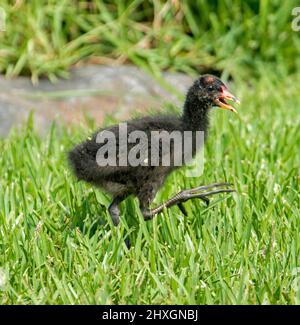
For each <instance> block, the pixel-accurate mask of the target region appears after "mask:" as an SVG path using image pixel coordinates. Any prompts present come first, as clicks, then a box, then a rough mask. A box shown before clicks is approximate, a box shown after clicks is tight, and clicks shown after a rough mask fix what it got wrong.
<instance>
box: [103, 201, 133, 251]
mask: <svg viewBox="0 0 300 325" xmlns="http://www.w3.org/2000/svg"><path fill="white" fill-rule="evenodd" d="M125 198H126V195H117V196H115V197H114V198H113V201H112V203H111V204H110V206H109V207H108V212H109V214H110V217H111V219H112V222H113V224H114V225H115V226H118V224H119V223H120V208H119V204H120V203H121V202H122V201H123V200H124V199H125ZM125 244H126V246H127V248H128V249H129V248H130V246H131V244H130V240H129V238H128V237H127V238H125Z"/></svg>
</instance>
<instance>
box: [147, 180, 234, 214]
mask: <svg viewBox="0 0 300 325" xmlns="http://www.w3.org/2000/svg"><path fill="white" fill-rule="evenodd" d="M230 185H231V184H229V183H214V184H211V185H206V186H199V187H195V188H192V189H189V190H183V191H181V192H179V193H177V194H176V195H174V196H173V197H172V198H170V199H169V200H167V201H166V202H165V203H163V204H161V205H159V206H158V207H156V208H153V209H149V208H148V209H145V208H143V209H142V213H143V215H144V219H145V220H150V219H152V218H153V217H154V216H155V215H156V214H158V213H160V212H161V211H162V210H163V209H164V208H167V209H168V208H170V207H172V206H173V205H177V206H178V207H179V208H180V210H181V212H182V213H183V214H184V215H187V213H186V210H185V208H184V206H183V203H184V202H186V201H188V200H190V199H201V200H203V201H204V202H206V204H209V198H208V196H211V195H214V194H218V193H230V192H234V191H235V190H234V189H230V188H225V189H224V188H223V189H216V190H211V191H208V192H203V191H205V190H209V189H213V188H217V187H221V186H225V187H227V186H230Z"/></svg>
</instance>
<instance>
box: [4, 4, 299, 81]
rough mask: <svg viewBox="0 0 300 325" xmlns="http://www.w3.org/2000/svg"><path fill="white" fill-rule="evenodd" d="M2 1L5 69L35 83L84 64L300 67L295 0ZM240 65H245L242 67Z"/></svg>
mask: <svg viewBox="0 0 300 325" xmlns="http://www.w3.org/2000/svg"><path fill="white" fill-rule="evenodd" d="M11 3H12V1H10V0H2V1H1V4H0V6H1V7H2V8H3V9H4V10H5V11H6V13H7V19H6V22H7V24H6V31H5V32H0V72H1V73H4V74H6V75H7V76H8V77H14V76H16V75H19V74H25V75H31V78H32V81H33V82H37V81H38V78H39V77H43V76H47V77H48V78H50V79H51V80H56V78H57V77H66V76H68V71H69V68H70V67H71V66H73V65H75V64H77V63H80V64H82V62H83V61H88V62H94V63H100V64H103V63H114V64H122V63H133V64H136V65H138V66H139V67H142V68H143V69H145V70H147V71H150V72H151V73H152V74H154V75H156V76H159V75H160V73H161V71H162V70H166V69H168V70H176V71H183V72H185V73H189V74H197V73H199V72H201V73H203V72H205V71H210V70H213V71H214V70H219V71H224V73H225V75H232V76H234V77H236V76H237V75H241V74H244V76H249V75H254V76H255V75H258V72H259V67H260V66H262V65H263V64H264V63H265V62H268V63H269V64H272V65H273V69H275V70H279V71H280V73H284V74H285V75H287V74H288V73H290V72H294V71H295V70H296V69H299V67H300V58H299V51H300V38H299V34H298V33H296V32H293V31H292V29H291V22H292V19H293V18H294V17H293V16H292V15H291V12H292V9H293V8H294V7H296V6H297V5H299V3H298V1H297V0H289V1H281V0H272V1H271V0H261V1H258V0H251V1H242V0H224V1H223V0H222V1H217V0H210V1H205V0H186V1H179V0H175V1H174V0H168V1H160V0H153V1H145V0H127V1H123V0H122V1H120V0H113V1H111V0H110V1H105V0H90V1H77V0H63V1H58V0H51V1H48V0H47V1H45V0H44V1H41V0H32V1H23V0H20V1H16V3H15V4H14V5H12V4H11ZM241 67H242V69H240V68H241Z"/></svg>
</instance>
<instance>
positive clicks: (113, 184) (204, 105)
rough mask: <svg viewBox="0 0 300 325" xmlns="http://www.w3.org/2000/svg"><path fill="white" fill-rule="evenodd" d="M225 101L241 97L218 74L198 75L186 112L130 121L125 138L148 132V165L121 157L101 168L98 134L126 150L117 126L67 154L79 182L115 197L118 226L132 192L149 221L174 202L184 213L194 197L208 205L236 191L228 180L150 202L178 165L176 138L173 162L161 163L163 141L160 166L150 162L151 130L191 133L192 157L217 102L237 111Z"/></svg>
mask: <svg viewBox="0 0 300 325" xmlns="http://www.w3.org/2000/svg"><path fill="white" fill-rule="evenodd" d="M226 100H232V101H235V102H237V103H239V101H238V100H237V99H236V98H235V97H234V96H233V95H232V94H230V93H229V91H228V89H227V87H226V86H225V85H224V84H223V82H222V81H221V80H220V79H219V78H217V77H215V76H213V75H204V76H202V77H200V78H198V79H197V80H196V81H195V82H194V84H193V85H192V86H191V87H190V89H189V90H188V92H187V95H186V99H185V103H184V107H183V114H182V115H181V116H176V115H158V116H153V117H149V116H148V117H144V118H140V119H134V120H131V121H128V122H127V137H128V136H129V134H130V133H131V132H132V131H143V132H144V134H146V135H147V139H148V140H149V141H148V142H147V143H148V145H147V146H145V147H144V149H142V150H141V152H140V155H143V154H144V158H145V159H144V161H145V162H146V163H145V164H142V165H139V166H130V165H128V166H119V164H118V162H119V160H118V156H117V160H116V161H117V166H102V167H100V166H99V164H98V163H97V160H96V155H97V152H98V150H99V149H100V148H101V146H103V145H104V143H97V141H96V140H97V135H98V134H99V132H102V131H103V130H104V131H111V132H112V133H113V134H115V136H116V142H115V143H114V145H115V146H116V148H115V150H116V152H117V153H118V152H119V149H122V148H120V141H119V125H114V126H111V127H108V128H106V129H102V130H99V131H97V132H96V133H95V134H94V135H93V136H92V137H91V138H89V139H87V140H86V141H85V142H83V143H81V144H79V145H77V146H75V148H73V149H72V150H71V151H70V152H69V161H70V163H71V166H72V168H73V170H74V172H75V174H76V176H77V178H78V179H79V180H84V181H86V182H88V183H91V184H93V185H95V186H97V187H99V188H101V189H103V190H105V191H106V192H108V193H109V194H111V195H112V196H113V201H112V203H111V205H110V207H109V213H110V215H111V217H112V220H113V223H114V224H115V225H118V224H119V216H120V210H119V204H120V202H121V201H123V200H124V199H125V198H126V197H128V196H129V195H134V196H136V197H137V198H138V199H139V202H140V208H141V211H142V213H143V216H144V218H145V220H148V219H151V218H152V217H153V216H155V215H156V214H158V213H160V212H161V211H162V210H163V209H164V208H169V207H171V206H173V205H178V207H179V208H180V209H181V211H182V212H183V213H184V214H186V211H185V209H184V207H183V204H182V203H183V202H185V201H187V200H189V199H192V198H199V199H202V200H204V201H206V202H207V203H208V202H209V199H208V196H210V195H213V194H216V193H222V192H232V191H233V189H231V188H229V186H230V184H228V183H216V184H211V185H208V186H200V187H197V188H193V189H189V190H183V191H181V192H180V193H178V194H176V195H175V196H174V197H172V198H171V199H169V200H168V201H166V202H165V203H163V204H162V205H160V206H158V207H157V208H154V209H151V208H150V204H151V202H152V201H153V199H154V197H155V195H156V193H157V191H158V190H159V188H160V187H161V186H162V185H163V183H164V181H165V179H166V177H167V176H168V175H169V174H170V173H171V172H172V171H173V170H174V169H176V168H178V167H177V166H175V164H174V155H175V154H176V150H175V149H176V148H175V147H174V143H172V142H170V145H169V146H170V147H169V149H170V153H171V159H170V162H171V163H170V165H169V166H162V148H161V145H162V142H159V150H158V152H159V165H158V166H151V165H150V163H149V164H148V162H149V161H150V152H151V142H150V139H151V132H152V131H159V132H161V131H167V132H168V133H170V132H173V131H177V132H180V133H182V134H183V132H184V131H192V139H193V141H192V142H193V145H192V147H191V150H192V152H191V156H194V155H195V154H196V152H197V150H199V149H200V148H199V147H197V146H196V131H203V132H204V135H205V138H206V137H207V131H208V127H209V111H210V109H211V108H212V107H213V106H218V107H220V108H224V109H228V110H230V111H234V112H236V111H235V109H234V108H233V107H232V106H230V105H229V104H228V103H227V102H226ZM106 144H107V143H106ZM134 145H135V144H130V143H128V145H127V152H129V151H130V150H131V149H132V148H133V146H134ZM143 150H144V152H143ZM182 151H183V150H182ZM172 158H173V159H172ZM183 161H184V157H183ZM207 190H208V191H207ZM205 191H206V192H205Z"/></svg>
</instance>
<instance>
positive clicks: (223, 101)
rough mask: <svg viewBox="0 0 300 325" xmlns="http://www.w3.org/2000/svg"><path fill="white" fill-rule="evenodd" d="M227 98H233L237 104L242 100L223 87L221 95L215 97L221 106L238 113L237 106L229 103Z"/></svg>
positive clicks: (216, 102)
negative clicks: (234, 106)
mask: <svg viewBox="0 0 300 325" xmlns="http://www.w3.org/2000/svg"><path fill="white" fill-rule="evenodd" d="M226 100H231V101H233V102H235V103H237V104H240V101H239V100H238V99H237V98H236V97H235V96H233V95H232V94H231V93H230V92H229V91H228V90H227V89H226V88H223V89H222V92H221V95H220V96H219V97H218V98H217V99H215V104H216V105H217V106H218V107H220V108H223V109H228V110H229V111H231V112H234V113H237V111H236V110H235V108H233V107H232V106H231V105H229V104H228V103H227V102H226Z"/></svg>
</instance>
